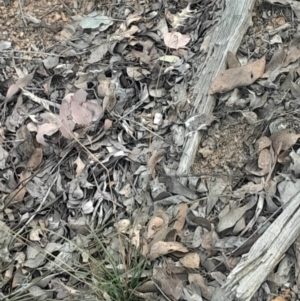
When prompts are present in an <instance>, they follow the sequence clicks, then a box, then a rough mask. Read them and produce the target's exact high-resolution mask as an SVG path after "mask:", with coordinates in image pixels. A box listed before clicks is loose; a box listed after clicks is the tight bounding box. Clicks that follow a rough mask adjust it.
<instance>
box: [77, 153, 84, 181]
mask: <svg viewBox="0 0 300 301" xmlns="http://www.w3.org/2000/svg"><path fill="white" fill-rule="evenodd" d="M74 164H76V177H78V176H80V174H81V173H82V172H83V170H84V168H85V164H84V163H83V162H82V160H81V158H80V156H78V157H77V159H76V160H75V161H74Z"/></svg>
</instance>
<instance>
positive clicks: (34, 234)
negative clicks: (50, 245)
mask: <svg viewBox="0 0 300 301" xmlns="http://www.w3.org/2000/svg"><path fill="white" fill-rule="evenodd" d="M42 236H43V231H42V229H40V228H34V229H31V230H30V232H29V239H30V240H31V241H40V240H41V237H42Z"/></svg>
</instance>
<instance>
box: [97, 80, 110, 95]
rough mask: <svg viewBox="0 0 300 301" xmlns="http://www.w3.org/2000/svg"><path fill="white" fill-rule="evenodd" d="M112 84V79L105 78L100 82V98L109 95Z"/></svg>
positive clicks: (98, 89) (98, 90) (98, 88)
mask: <svg viewBox="0 0 300 301" xmlns="http://www.w3.org/2000/svg"><path fill="white" fill-rule="evenodd" d="M110 82H111V78H105V79H101V80H100V83H99V85H98V87H97V92H98V96H99V97H105V95H106V94H107V93H108V91H109V85H110Z"/></svg>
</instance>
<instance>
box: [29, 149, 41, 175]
mask: <svg viewBox="0 0 300 301" xmlns="http://www.w3.org/2000/svg"><path fill="white" fill-rule="evenodd" d="M42 160H43V150H42V149H41V148H40V147H38V148H35V149H34V151H33V153H32V155H31V157H30V159H29V160H28V162H27V165H26V168H28V169H29V170H35V169H36V168H38V167H39V165H40V164H41V162H42Z"/></svg>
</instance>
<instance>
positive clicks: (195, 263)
mask: <svg viewBox="0 0 300 301" xmlns="http://www.w3.org/2000/svg"><path fill="white" fill-rule="evenodd" d="M179 261H180V262H181V264H182V265H183V266H185V267H186V268H189V269H198V268H199V265H200V255H199V254H198V253H189V254H186V255H185V256H184V257H182V258H180V259H179Z"/></svg>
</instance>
